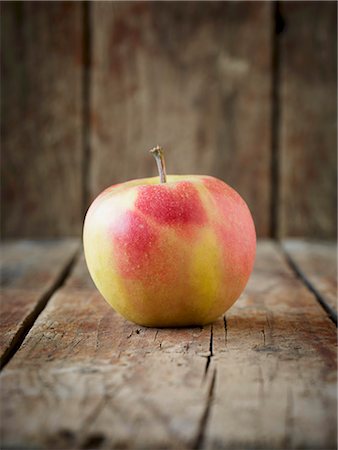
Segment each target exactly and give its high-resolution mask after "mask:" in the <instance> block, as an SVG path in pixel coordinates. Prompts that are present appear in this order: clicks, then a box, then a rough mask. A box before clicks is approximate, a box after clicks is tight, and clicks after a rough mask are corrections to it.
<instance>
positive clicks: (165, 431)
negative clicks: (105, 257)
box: [1, 243, 336, 449]
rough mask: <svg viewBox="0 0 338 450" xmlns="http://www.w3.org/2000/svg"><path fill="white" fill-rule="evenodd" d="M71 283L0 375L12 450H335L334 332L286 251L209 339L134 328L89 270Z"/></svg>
mask: <svg viewBox="0 0 338 450" xmlns="http://www.w3.org/2000/svg"><path fill="white" fill-rule="evenodd" d="M73 276H74V279H75V282H74V283H73V282H72V281H71V280H69V282H68V283H66V285H65V286H64V288H62V289H61V290H60V291H58V292H57V293H56V294H55V295H54V296H53V298H52V299H51V300H50V302H49V304H48V306H47V308H46V309H45V310H44V311H43V313H42V314H41V315H40V316H39V318H38V320H37V321H36V323H35V325H34V327H33V328H32V330H31V331H30V333H29V334H28V335H27V338H26V340H25V342H24V343H23V345H22V347H21V348H20V351H19V352H18V353H17V354H16V355H15V357H14V358H13V359H12V361H11V362H10V363H9V364H8V366H7V367H6V368H5V370H4V371H3V373H2V376H1V381H2V383H1V386H2V394H1V395H2V404H3V405H4V414H3V417H4V420H3V421H2V424H1V434H2V438H3V442H5V443H6V445H7V444H8V445H12V446H18V447H20V446H22V445H23V443H24V444H25V445H31V446H39V447H42V448H65V449H66V448H72V449H73V448H74V449H75V448H84V447H98V446H99V445H101V446H103V447H109V448H119V447H121V446H124V447H126V448H133V449H134V448H149V449H151V448H175V449H176V448H192V447H197V448H210V449H211V448H212V449H214V448H243V447H248V446H249V447H253V448H280V449H285V448H334V445H335V438H336V434H335V431H336V374H335V368H336V364H335V358H336V354H335V348H334V347H335V338H336V334H335V328H334V326H333V324H332V322H331V321H330V320H329V319H328V318H327V316H326V315H325V313H324V312H323V310H322V309H321V307H320V306H319V305H318V303H317V302H316V300H315V299H314V297H313V295H312V294H311V293H310V292H309V291H308V289H307V288H306V287H305V286H304V285H303V284H302V282H301V281H300V280H299V279H298V278H296V277H295V276H294V274H293V273H292V271H291V270H290V268H289V267H288V265H287V263H286V261H285V259H284V258H283V256H282V254H281V253H279V250H278V247H276V246H274V245H272V244H269V243H263V244H262V243H261V244H260V245H259V248H258V255H257V261H256V266H255V270H254V274H253V277H252V279H251V281H250V282H249V286H248V288H247V290H246V293H245V294H244V295H243V296H242V297H241V299H240V300H239V301H238V303H237V304H236V305H235V306H234V307H233V308H232V309H231V310H230V311H229V313H228V314H227V319H226V322H224V321H223V319H221V320H219V321H217V322H216V323H215V324H214V325H213V326H212V327H211V328H210V327H204V328H188V329H179V330H177V329H172V330H170V329H169V330H168V329H167V330H165V329H147V328H143V327H138V326H136V325H133V324H131V323H129V322H127V321H125V320H124V319H122V318H121V317H120V316H118V315H117V314H116V313H114V312H113V310H112V309H111V308H110V307H109V306H108V305H107V304H106V303H105V302H104V301H103V300H102V298H101V297H100V295H99V294H98V293H97V292H96V291H95V289H92V288H90V286H88V284H87V283H88V274H87V272H86V270H85V268H84V261H83V259H82V260H80V261H79V264H78V267H77V268H76V270H75V271H74V275H73ZM224 324H226V327H225V326H224ZM211 330H212V333H211V334H210V331H211ZM210 337H211V340H210ZM208 361H209V362H210V365H209V366H208V372H207V377H206V379H205V380H204V383H202V380H203V379H204V373H205V369H206V366H207V363H208ZM215 369H216V372H215ZM215 373H216V378H213V376H214V375H215ZM213 380H215V383H213Z"/></svg>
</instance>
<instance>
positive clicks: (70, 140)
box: [1, 1, 83, 238]
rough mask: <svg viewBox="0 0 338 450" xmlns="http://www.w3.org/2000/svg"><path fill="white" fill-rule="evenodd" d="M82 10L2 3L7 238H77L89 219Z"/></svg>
mask: <svg viewBox="0 0 338 450" xmlns="http://www.w3.org/2000/svg"><path fill="white" fill-rule="evenodd" d="M82 53H83V49H82V5H81V4H80V3H76V2H74V3H73V2H53V3H50V4H47V3H44V2H30V1H27V2H4V3H3V4H2V5H1V80H2V93H1V150H2V152H1V180H2V183H1V187H2V189H1V203H2V205H3V208H4V213H3V214H2V215H1V229H2V235H3V236H5V237H18V236H19V237H29V238H31V237H39V238H41V237H51V236H53V237H55V236H65V235H66V236H71V235H77V234H78V233H79V231H80V229H81V223H82V221H81V218H82V213H83V211H82V207H83V199H82Z"/></svg>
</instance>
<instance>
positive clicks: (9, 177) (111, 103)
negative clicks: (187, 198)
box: [1, 2, 337, 238]
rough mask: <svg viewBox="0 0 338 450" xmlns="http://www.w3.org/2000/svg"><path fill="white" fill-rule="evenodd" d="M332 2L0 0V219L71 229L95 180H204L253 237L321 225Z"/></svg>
mask: <svg viewBox="0 0 338 450" xmlns="http://www.w3.org/2000/svg"><path fill="white" fill-rule="evenodd" d="M336 8H337V6H336V3H335V2H299V3H292V2H280V3H272V2H271V3H270V2H253V3H251V2H250V3H246V2H177V3H176V2H147V3H144V2H130V3H129V2H93V3H90V2H88V3H87V2H85V3H82V2H20V3H19V2H2V4H1V80H2V83H1V87H2V89H1V90H2V95H1V188H2V189H1V205H2V214H1V230H2V236H3V237H4V238H7V237H50V236H64V235H69V236H70V235H74V236H75V235H79V234H80V232H81V227H82V221H83V216H84V213H85V211H86V209H87V207H88V205H89V203H90V201H91V200H92V199H93V198H94V197H95V196H96V195H97V194H98V193H99V192H100V191H101V190H102V189H103V188H104V187H106V186H107V185H110V184H113V183H116V182H121V181H124V180H127V179H131V178H136V177H145V176H149V175H155V174H156V167H155V164H154V161H153V160H152V158H151V157H150V156H149V155H148V154H147V150H148V149H149V148H151V147H152V146H154V145H155V144H161V145H163V146H164V147H165V149H166V151H167V166H168V171H169V172H171V173H187V172H190V173H205V174H212V175H215V176H217V177H219V178H221V179H223V180H225V181H227V182H228V183H229V184H231V185H232V186H233V187H234V188H236V189H237V190H238V191H239V192H240V193H241V195H242V196H243V197H244V198H245V199H246V201H247V203H248V204H249V206H250V208H251V210H252V212H253V215H254V220H255V223H256V227H257V232H258V235H259V236H272V237H283V236H297V235H301V236H310V237H321V238H326V237H334V236H335V232H336V201H337V198H336V118H337V111H336V92H337V91H336V64H337V59H336V55H337V44H336V42H337V41H336V37H337V36H336V35H337V30H336V13H337V11H336Z"/></svg>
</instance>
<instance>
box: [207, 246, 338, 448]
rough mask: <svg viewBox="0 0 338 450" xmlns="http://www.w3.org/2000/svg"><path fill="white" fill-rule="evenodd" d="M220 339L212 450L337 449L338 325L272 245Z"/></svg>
mask: <svg viewBox="0 0 338 450" xmlns="http://www.w3.org/2000/svg"><path fill="white" fill-rule="evenodd" d="M213 337H214V344H213V353H214V357H213V358H212V363H211V364H212V365H214V366H215V367H217V378H216V387H215V390H214V395H213V404H212V408H211V413H210V417H209V423H208V427H207V430H206V439H205V444H206V448H207V449H215V448H220V449H222V448H231V449H237V448H238V449H239V448H259V449H271V448H273V449H293V448H302V449H310V448H311V449H314V448H316V449H317V448H318V449H319V448H325V449H333V448H336V436H337V434H336V431H337V429H336V423H337V422H336V419H337V392H336V387H337V384H336V349H335V346H336V329H335V326H334V324H333V323H332V321H331V320H330V319H329V318H328V317H327V315H326V314H325V312H324V311H323V310H322V308H321V307H320V305H319V304H318V303H317V302H316V300H315V298H314V296H313V294H312V293H311V292H310V291H309V290H308V289H307V288H306V287H305V286H304V285H303V283H302V282H301V281H300V280H299V278H297V277H296V276H295V275H294V273H293V272H292V271H291V269H290V268H289V266H288V264H287V263H286V261H285V258H284V257H283V255H282V254H280V253H279V252H278V251H277V250H276V247H275V246H273V245H272V244H261V245H260V246H259V250H258V256H257V261H256V266H255V271H254V274H253V276H252V278H251V280H250V281H249V285H248V287H247V290H246V292H245V294H244V295H243V296H242V297H241V299H240V300H239V302H238V303H237V304H235V305H234V307H233V308H232V309H231V310H230V311H229V313H228V314H227V317H226V327H225V326H224V323H222V321H219V322H217V323H216V324H215V325H214V329H213Z"/></svg>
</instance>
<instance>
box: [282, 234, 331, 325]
mask: <svg viewBox="0 0 338 450" xmlns="http://www.w3.org/2000/svg"><path fill="white" fill-rule="evenodd" d="M278 247H279V250H280V252H281V254H282V255H283V256H284V258H285V261H286V263H287V264H288V266H289V267H290V269H291V270H292V272H293V273H294V274H295V276H296V277H297V278H298V279H299V280H300V281H301V282H302V283H303V284H304V285H305V287H306V288H307V289H308V290H309V291H310V292H311V294H313V296H314V297H315V299H316V300H317V302H318V303H319V305H320V306H321V307H322V308H323V309H324V311H325V312H326V314H327V315H328V316H329V318H330V319H331V320H332V322H333V323H334V324H335V325H336V327H337V313H336V311H335V310H334V309H333V308H332V307H331V306H330V305H329V303H328V302H327V301H326V299H325V296H324V295H322V294H321V292H320V291H319V290H318V289H317V288H316V287H315V285H314V284H313V283H312V282H311V281H310V279H309V278H308V277H307V276H306V273H305V272H304V271H303V270H302V269H301V267H300V265H299V264H297V262H296V261H295V260H294V259H293V257H292V256H291V254H290V253H289V252H288V250H287V249H286V248H285V247H284V246H283V244H282V243H281V242H278Z"/></svg>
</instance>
